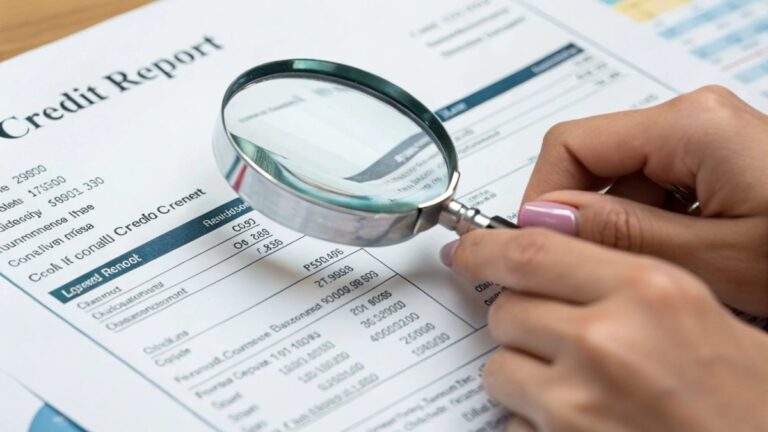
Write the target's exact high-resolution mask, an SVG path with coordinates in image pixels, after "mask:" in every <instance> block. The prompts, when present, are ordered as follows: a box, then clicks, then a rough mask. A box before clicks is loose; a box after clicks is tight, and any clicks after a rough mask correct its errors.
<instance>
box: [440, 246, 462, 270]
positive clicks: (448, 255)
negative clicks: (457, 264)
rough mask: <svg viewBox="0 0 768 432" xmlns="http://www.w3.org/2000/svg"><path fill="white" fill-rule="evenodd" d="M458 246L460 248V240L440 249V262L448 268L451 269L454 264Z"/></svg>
mask: <svg viewBox="0 0 768 432" xmlns="http://www.w3.org/2000/svg"><path fill="white" fill-rule="evenodd" d="M457 246H459V240H454V241H452V242H450V243H448V244H446V245H445V246H443V247H442V248H441V249H440V261H442V262H443V264H445V266H446V267H450V266H451V265H452V264H453V253H454V252H456V247H457Z"/></svg>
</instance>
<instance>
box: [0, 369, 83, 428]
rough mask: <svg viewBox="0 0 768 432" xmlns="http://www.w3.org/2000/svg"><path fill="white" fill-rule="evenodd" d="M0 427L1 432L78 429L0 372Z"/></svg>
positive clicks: (19, 384)
mask: <svg viewBox="0 0 768 432" xmlns="http://www.w3.org/2000/svg"><path fill="white" fill-rule="evenodd" d="M0 401H2V402H3V409H2V410H0V430H2V431H5V432H22V431H23V432H27V431H28V432H82V429H80V427H79V426H77V425H76V424H74V423H72V422H71V421H69V420H68V419H67V418H66V417H64V416H62V415H61V414H59V412H58V411H56V409H54V408H53V407H51V406H50V405H48V404H47V403H45V402H44V401H42V400H40V398H38V397H37V396H36V395H35V394H33V393H31V392H30V391H29V390H28V389H26V388H25V387H24V386H23V385H22V384H21V383H19V382H18V381H16V380H14V379H13V378H11V377H10V376H8V375H6V374H4V373H3V372H0Z"/></svg>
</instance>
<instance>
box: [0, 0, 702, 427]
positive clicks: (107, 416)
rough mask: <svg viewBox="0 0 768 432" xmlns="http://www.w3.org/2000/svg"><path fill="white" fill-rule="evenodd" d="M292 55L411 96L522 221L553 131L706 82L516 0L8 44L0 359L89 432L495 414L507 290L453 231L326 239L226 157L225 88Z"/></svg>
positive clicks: (121, 24) (492, 205) (260, 18)
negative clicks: (492, 368)
mask: <svg viewBox="0 0 768 432" xmlns="http://www.w3.org/2000/svg"><path fill="white" fill-rule="evenodd" d="M647 42H648V41H647V40H644V39H639V40H634V41H633V42H632V44H635V46H644V45H645V44H646V43H647ZM630 48H632V47H631V46H630ZM293 57H305V58H306V57H309V58H313V57H314V58H322V59H327V60H332V61H340V62H344V63H348V64H353V65H355V66H358V67H361V68H363V69H367V70H370V71H372V72H374V73H377V74H380V75H382V76H384V77H386V78H387V79H390V80H391V81H393V82H395V83H398V84H399V85H401V86H402V87H404V88H406V89H408V90H409V91H411V92H412V93H413V94H414V95H415V96H416V97H417V98H419V99H420V100H421V101H423V102H424V103H425V104H426V105H427V106H429V107H430V108H431V109H433V110H435V111H437V112H438V114H439V115H440V116H441V117H443V118H444V119H445V126H446V128H447V129H448V131H449V132H450V133H451V135H452V137H453V139H454V142H455V144H456V147H457V149H458V152H459V155H460V159H461V160H460V168H461V171H462V174H463V175H462V179H461V185H460V187H459V191H458V195H459V196H460V198H461V200H462V201H463V202H464V203H465V204H468V205H473V206H479V207H480V208H482V209H483V210H484V211H486V212H487V213H489V214H500V215H502V216H507V217H510V218H512V219H514V218H515V216H516V214H515V212H516V209H517V207H518V205H519V202H520V199H521V195H522V192H523V190H524V187H525V184H526V180H527V178H528V176H529V175H530V171H531V168H532V166H533V163H534V161H535V158H536V155H537V152H538V149H539V145H540V142H541V139H542V136H543V134H544V133H545V131H546V130H547V129H548V128H549V127H550V126H552V125H553V124H555V123H556V122H559V121H562V120H566V119H572V118H576V117H583V116H587V115H592V114H597V113H602V112H606V111H615V110H622V109H628V108H633V107H643V106H649V105H651V104H655V103H658V102H660V101H662V100H665V99H667V98H669V97H671V96H673V95H674V94H675V93H676V90H675V89H676V88H686V86H689V85H694V84H695V81H692V80H691V79H690V74H688V76H687V77H686V78H685V82H682V81H681V80H679V78H680V77H679V76H675V75H671V76H663V75H659V74H658V73H657V72H658V71H657V70H656V69H655V68H654V65H643V66H639V65H637V64H635V63H632V62H631V61H629V60H627V58H625V57H623V56H622V53H620V52H615V51H609V50H606V49H604V48H601V47H600V46H597V45H595V44H594V43H593V42H591V41H590V40H589V39H588V38H585V37H584V36H583V35H580V34H577V33H574V32H573V31H571V30H569V29H567V28H564V27H563V26H562V25H561V24H559V22H558V21H557V20H553V19H552V18H551V17H550V16H548V15H546V14H545V13H543V12H541V11H539V10H537V9H534V8H532V7H531V6H529V5H526V4H524V3H522V2H514V1H503V0H450V1H441V2H437V1H435V2H417V3H414V2H407V1H405V0H397V1H392V0H390V1H386V2H384V1H379V2H366V3H365V4H362V3H349V2H340V1H315V2H298V1H297V2H282V3H280V4H271V5H270V6H269V8H265V7H259V6H258V5H255V4H253V2H245V1H243V2H226V3H224V4H223V5H213V4H210V3H208V2H173V1H168V2H162V3H159V4H155V5H152V6H149V7H145V8H142V9H140V10H138V11H136V12H133V13H130V14H127V15H124V16H121V17H118V18H116V19H114V20H111V21H110V22H108V23H106V24H104V25H101V26H98V27H96V28H93V29H91V30H88V31H86V32H83V33H81V34H79V35H76V36H74V37H70V38H67V39H65V40H63V41H60V42H57V43H55V44H53V45H51V46H48V47H46V48H43V49H41V50H37V51H34V52H32V53H29V54H26V55H22V56H21V57H19V58H17V59H14V60H12V61H9V62H5V63H2V64H0V93H2V94H3V95H4V97H3V98H2V99H0V115H1V118H0V121H3V120H5V121H6V122H5V129H4V130H5V133H6V134H7V135H13V136H18V137H19V138H9V137H6V138H5V139H0V145H2V146H3V147H4V150H5V152H6V157H4V158H3V159H2V162H0V164H1V165H0V189H2V192H0V204H2V205H5V207H6V210H5V211H2V212H0V226H2V227H3V232H0V270H1V271H2V276H3V278H2V280H1V281H0V284H2V285H1V286H2V291H1V293H2V294H1V295H2V297H0V298H2V302H0V308H2V309H0V320H2V321H0V322H2V330H0V343H1V344H2V345H1V346H3V347H11V348H12V349H10V350H3V354H2V355H3V358H2V364H4V365H7V367H8V369H9V370H10V371H12V372H13V373H14V375H16V376H18V377H19V378H20V379H22V380H23V381H24V382H25V383H26V384H27V385H29V386H30V388H32V389H34V390H35V391H36V392H37V393H39V394H42V395H45V397H46V398H47V399H48V400H50V401H52V402H53V403H55V404H56V406H57V407H59V408H60V409H61V410H62V411H63V412H64V413H65V414H67V415H69V416H71V417H72V418H73V419H74V420H75V421H77V422H78V423H80V424H81V425H83V426H84V427H85V428H87V429H89V430H90V429H93V430H205V429H211V428H215V429H221V430H242V431H258V430H265V431H267V430H268V431H288V430H291V431H293V430H371V431H373V430H376V431H388V430H500V429H501V428H502V427H503V423H504V420H505V419H506V418H508V416H509V414H508V413H505V412H504V411H503V410H501V409H500V408H499V407H498V406H496V404H495V403H494V402H493V401H492V400H490V399H489V398H488V396H487V395H486V394H485V393H484V392H483V390H482V388H481V386H480V376H481V373H482V364H483V361H484V359H485V358H486V357H487V355H488V353H489V352H491V351H492V350H493V349H494V344H493V342H492V341H491V339H490V338H489V336H488V334H487V330H486V329H485V315H486V311H487V309H488V306H489V305H490V304H491V302H492V301H493V299H494V298H495V296H496V295H497V294H498V287H497V286H494V285H491V284H486V283H473V282H469V281H465V280H460V279H458V278H457V277H455V276H454V275H453V274H451V273H450V272H449V271H448V270H446V269H444V268H443V267H442V266H441V265H440V264H439V262H438V257H437V255H438V249H439V247H440V246H441V245H442V244H444V243H445V242H448V241H450V240H452V239H453V238H455V235H454V234H452V233H449V232H447V231H445V230H443V229H442V228H435V229H434V230H431V231H429V232H427V233H425V234H423V235H420V236H419V237H418V238H416V239H415V240H413V241H410V242H408V243H407V244H403V245H399V246H395V247H388V248H371V249H365V250H360V249H357V248H352V247H347V246H340V245H334V244H330V243H327V242H322V241H318V240H314V239H310V238H307V237H304V236H302V235H301V234H300V233H296V232H292V231H290V230H288V229H285V228H283V227H281V226H280V224H279V223H276V222H273V221H270V220H268V219H266V218H264V217H263V216H261V215H259V214H257V213H255V212H252V211H248V209H247V208H245V207H244V206H242V205H240V203H239V202H238V201H236V195H235V194H234V192H232V191H231V189H230V188H229V186H228V185H227V183H226V182H225V181H224V180H223V179H222V178H221V174H219V173H218V172H217V169H216V167H215V164H214V162H213V158H212V152H211V148H210V146H211V143H210V137H211V135H212V127H213V124H214V119H215V116H216V114H217V111H218V110H219V109H220V107H219V103H220V100H221V96H222V94H223V91H224V89H225V87H226V86H227V85H228V83H229V82H230V81H231V80H232V79H233V78H234V77H235V76H236V75H237V74H239V73H240V72H242V71H243V70H245V69H246V68H248V67H251V66H254V65H256V64H259V63H262V62H266V61H270V60H276V59H284V58H293ZM185 63H186V64H185ZM679 65H680V68H683V69H685V68H688V70H693V68H694V67H696V66H697V65H698V64H697V63H694V62H689V61H688V60H687V59H681V60H680V62H679ZM694 65H696V66H694ZM173 67H175V69H172V68H173ZM169 75H170V76H169ZM171 76H172V77H171ZM75 88H77V89H78V90H74V89H75ZM64 93H66V94H64ZM67 95H68V96H70V97H72V98H73V99H74V100H76V101H78V104H79V105H81V106H83V108H80V109H79V110H77V112H73V113H70V112H67V111H66V109H64V108H63V107H62V106H61V105H60V102H61V101H62V100H63V99H65V98H67ZM64 103H65V105H64V106H65V107H68V108H70V109H74V108H75V106H74V104H75V102H64ZM47 107H53V108H54V109H53V110H48V111H47V113H48V114H47V115H46V111H45V109H46V108H47ZM35 113H37V115H35ZM59 115H62V118H61V119H51V118H50V117H57V116H59ZM11 117H15V118H14V119H11V120H6V119H9V118H11ZM47 117H48V118H47ZM35 124H37V125H39V127H38V128H36V127H35ZM22 135H23V136H22ZM14 176H16V177H14ZM19 182H20V183H19ZM6 186H7V188H6ZM33 195H34V196H33ZM18 200H23V203H19V202H17V201H18ZM62 218H64V219H66V221H62V220H61V219H62ZM50 224H53V225H55V226H46V225H50ZM49 228H50V229H49ZM35 230H36V231H35ZM32 231H35V232H36V234H35V235H34V236H33V237H30V238H28V239H25V240H24V241H17V240H15V239H19V238H22V237H24V234H25V233H29V232H32ZM28 237H29V236H28ZM57 239H58V240H57ZM35 251H37V252H35ZM323 278H325V279H323ZM555 319H556V318H555Z"/></svg>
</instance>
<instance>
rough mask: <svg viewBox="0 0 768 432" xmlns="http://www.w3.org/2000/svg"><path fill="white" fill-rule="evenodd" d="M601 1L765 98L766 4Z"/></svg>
mask: <svg viewBox="0 0 768 432" xmlns="http://www.w3.org/2000/svg"><path fill="white" fill-rule="evenodd" d="M586 1H595V0H586ZM599 1H601V2H602V3H605V4H606V5H607V6H609V7H611V8H613V9H614V10H616V11H617V12H620V13H621V14H623V15H625V16H626V17H628V18H629V19H630V20H632V21H633V22H635V23H637V25H641V26H644V27H646V28H647V29H648V31H651V32H653V33H655V34H656V35H657V36H658V37H660V38H661V39H663V40H664V41H666V42H669V43H673V44H677V45H679V46H681V47H683V48H685V49H686V50H688V51H689V52H690V53H691V54H692V55H693V56H694V57H696V58H699V59H701V60H703V61H706V62H709V63H711V64H713V65H715V66H717V67H718V68H719V69H720V70H722V71H723V73H725V74H727V75H731V76H733V77H734V78H735V79H736V80H738V81H739V82H741V83H743V84H745V85H747V86H749V87H751V88H752V89H753V91H754V92H756V93H759V94H760V95H762V96H763V97H765V98H768V1H765V0H599Z"/></svg>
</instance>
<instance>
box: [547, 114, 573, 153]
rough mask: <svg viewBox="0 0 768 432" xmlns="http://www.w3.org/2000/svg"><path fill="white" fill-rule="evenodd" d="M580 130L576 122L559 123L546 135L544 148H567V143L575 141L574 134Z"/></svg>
mask: <svg viewBox="0 0 768 432" xmlns="http://www.w3.org/2000/svg"><path fill="white" fill-rule="evenodd" d="M578 130H579V129H578V128H576V127H575V125H574V121H566V122H561V123H557V124H555V125H554V126H552V127H551V128H549V130H548V131H547V133H546V134H544V142H543V143H542V147H544V148H550V147H556V146H565V145H566V143H567V142H569V141H571V140H572V139H573V137H574V132H578Z"/></svg>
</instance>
